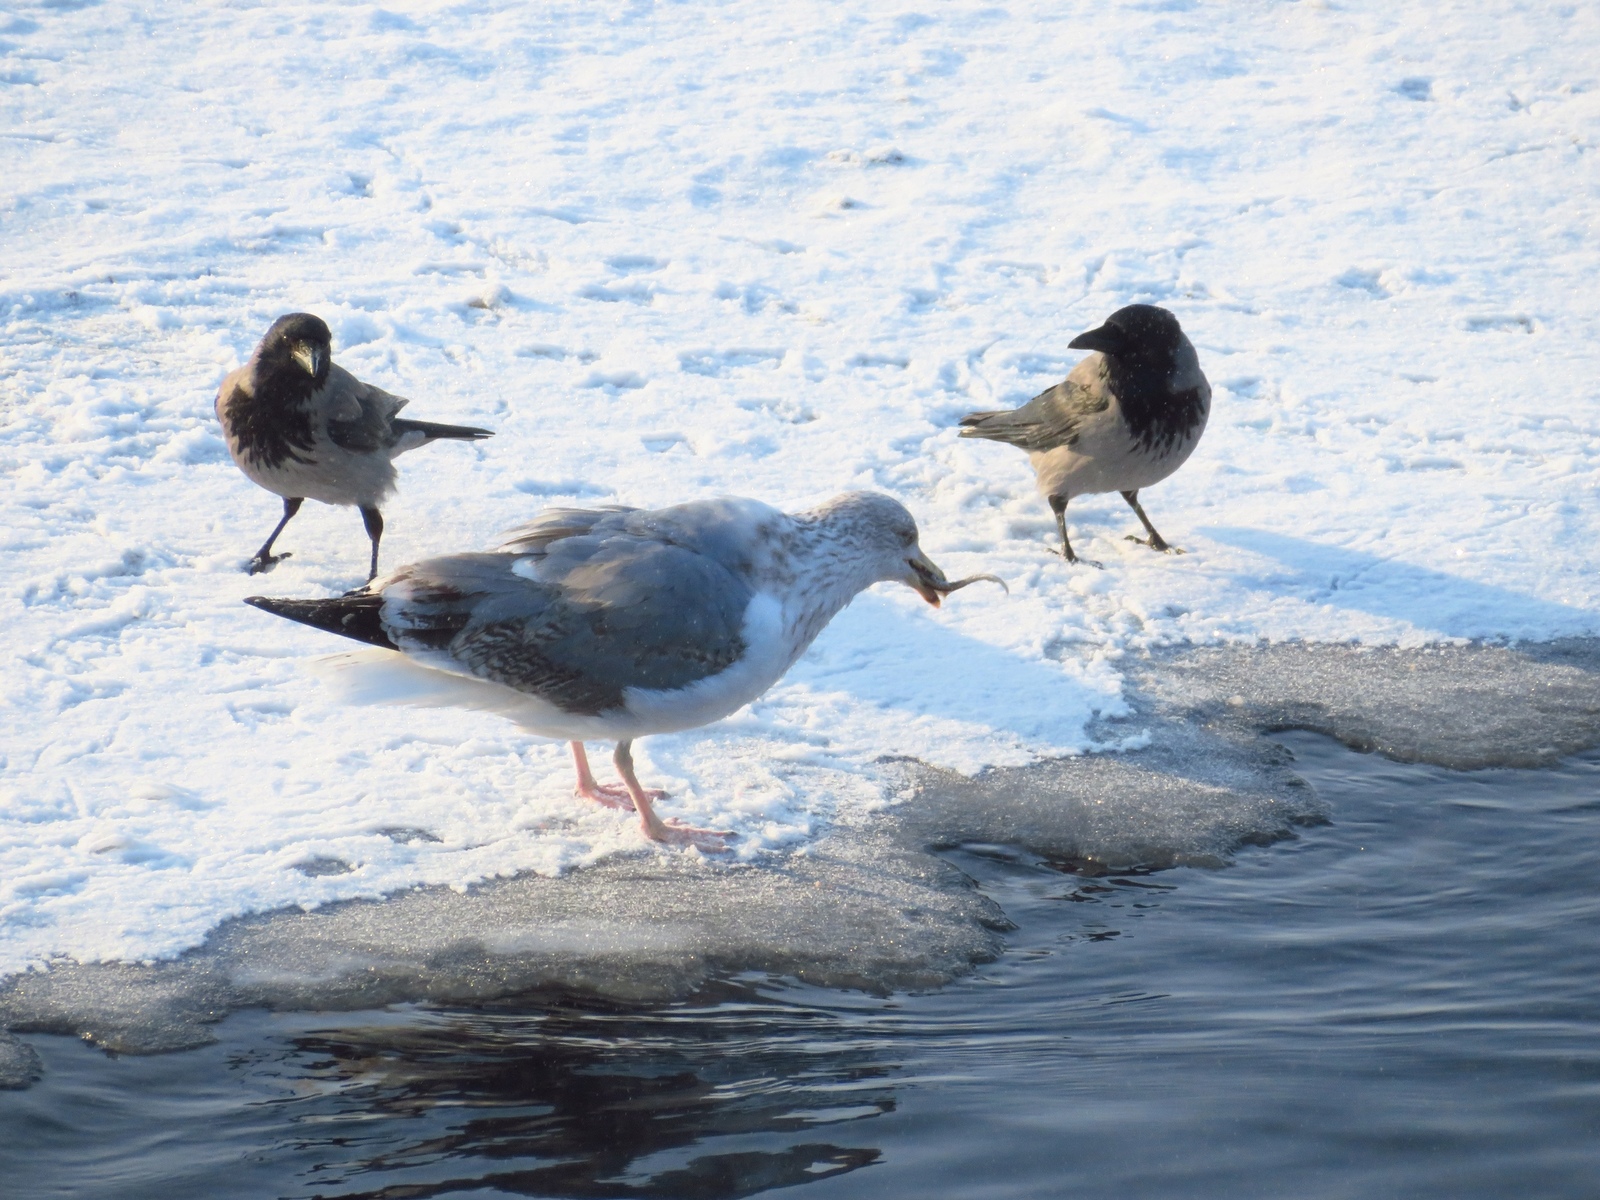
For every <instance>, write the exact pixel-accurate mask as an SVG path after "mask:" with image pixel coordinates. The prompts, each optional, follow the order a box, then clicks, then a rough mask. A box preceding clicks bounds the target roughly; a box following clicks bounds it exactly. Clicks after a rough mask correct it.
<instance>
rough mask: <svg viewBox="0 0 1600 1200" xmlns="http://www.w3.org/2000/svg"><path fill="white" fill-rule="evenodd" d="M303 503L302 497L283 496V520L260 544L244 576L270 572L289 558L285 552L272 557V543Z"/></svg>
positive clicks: (303, 498)
mask: <svg viewBox="0 0 1600 1200" xmlns="http://www.w3.org/2000/svg"><path fill="white" fill-rule="evenodd" d="M305 502H306V501H305V497H303V496H294V497H289V496H285V497H284V498H283V520H281V521H279V522H278V527H277V528H276V529H274V530H273V531H272V536H271V537H269V538H268V539H267V540H266V542H265V543H263V544H262V547H261V549H259V550H257V551H256V556H255V557H254V558H252V559H251V560H250V565H249V566H247V567H246V568H245V574H247V575H259V574H260V573H261V572H262V571H270V570H272V568H273V567H275V566H277V565H278V564H279V563H281V562H282V561H283V560H284V559H286V558H288V557H289V556H290V555H289V552H288V551H287V550H285V551H284V552H283V553H282V554H277V555H274V554H273V553H272V543H273V542H275V541H277V540H278V535H279V534H280V533H282V532H283V527H284V526H285V525H287V524H288V523H289V518H290V517H292V516H294V515H295V513H297V512H299V511H300V506H301V505H302V504H304V503H305Z"/></svg>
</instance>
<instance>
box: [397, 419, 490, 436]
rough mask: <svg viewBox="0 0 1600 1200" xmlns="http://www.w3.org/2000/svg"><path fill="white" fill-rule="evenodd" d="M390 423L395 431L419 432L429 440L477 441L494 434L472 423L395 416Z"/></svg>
mask: <svg viewBox="0 0 1600 1200" xmlns="http://www.w3.org/2000/svg"><path fill="white" fill-rule="evenodd" d="M390 425H391V426H392V427H393V429H394V431H395V432H396V433H420V434H422V435H423V436H424V437H426V438H428V439H429V440H432V439H433V438H461V439H463V440H464V441H468V442H477V441H482V440H483V439H484V438H486V437H493V436H494V430H492V429H479V428H477V427H476V426H474V425H436V424H434V423H433V422H432V421H408V420H406V419H405V418H404V417H396V418H395V419H394V420H393V421H391V422H390Z"/></svg>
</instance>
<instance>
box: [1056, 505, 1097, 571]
mask: <svg viewBox="0 0 1600 1200" xmlns="http://www.w3.org/2000/svg"><path fill="white" fill-rule="evenodd" d="M1050 511H1051V512H1053V513H1055V514H1056V528H1057V529H1059V530H1060V531H1061V557H1062V558H1064V559H1066V560H1067V561H1068V562H1069V563H1080V562H1081V563H1084V564H1086V565H1088V566H1091V567H1098V566H1099V565H1100V564H1099V563H1097V562H1095V561H1094V560H1093V559H1088V558H1079V557H1078V556H1077V555H1076V554H1074V553H1073V552H1072V543H1071V542H1069V541H1068V540H1067V497H1065V496H1051V497H1050Z"/></svg>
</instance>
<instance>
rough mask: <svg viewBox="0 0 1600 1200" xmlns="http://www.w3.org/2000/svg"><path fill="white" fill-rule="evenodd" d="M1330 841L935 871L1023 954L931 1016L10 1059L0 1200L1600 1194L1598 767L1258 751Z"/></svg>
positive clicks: (340, 1021)
mask: <svg viewBox="0 0 1600 1200" xmlns="http://www.w3.org/2000/svg"><path fill="white" fill-rule="evenodd" d="M1283 740H1284V741H1285V742H1286V743H1287V744H1289V745H1290V746H1291V747H1292V748H1293V749H1294V751H1295V753H1296V755H1297V756H1298V758H1299V769H1300V770H1301V772H1302V773H1303V774H1304V775H1305V776H1306V778H1308V779H1309V780H1310V781H1311V782H1312V784H1313V785H1314V786H1315V787H1316V788H1317V790H1318V792H1319V793H1320V795H1321V796H1322V797H1323V799H1324V800H1325V801H1326V803H1327V806H1328V810H1329V812H1330V814H1331V816H1332V823H1331V824H1330V825H1327V826H1322V827H1317V828H1312V829H1308V830H1305V831H1304V832H1303V833H1302V835H1301V837H1300V838H1299V839H1298V840H1296V841H1292V842H1286V843H1280V844H1278V845H1275V846H1271V847H1265V848H1260V849H1249V850H1246V851H1244V852H1242V853H1241V855H1240V857H1239V860H1238V863H1237V865H1236V866H1234V867H1233V868H1231V869H1229V870H1224V871H1200V870H1187V869H1179V870H1172V871H1165V872H1161V873H1158V874H1148V875H1127V876H1106V877H1100V878H1089V877H1085V876H1082V875H1076V874H1073V873H1072V872H1071V871H1070V870H1069V869H1067V867H1066V866H1065V865H1061V864H1056V865H1053V864H1051V863H1049V862H1045V861H1041V860H1040V859H1039V858H1038V857H1037V856H1036V855H1033V854H1030V853H1028V852H1026V851H1023V850H1018V849H1015V848H1009V847H968V848H965V849H963V850H960V851H955V852H952V858H953V859H954V861H956V862H957V863H959V864H960V865H961V866H962V867H963V868H964V869H965V870H967V871H968V872H969V873H970V874H971V875H972V876H973V877H974V878H975V879H976V880H977V881H978V882H979V884H980V885H981V886H982V887H983V888H984V889H985V890H986V891H987V892H988V893H989V894H990V895H992V896H993V897H994V898H995V899H996V900H998V901H999V902H1000V904H1001V905H1002V906H1003V907H1004V908H1005V909H1006V911H1007V913H1008V914H1010V916H1011V918H1012V919H1013V920H1014V921H1016V923H1017V925H1018V929H1017V930H1016V932H1015V933H1014V934H1013V935H1012V936H1011V939H1010V946H1011V948H1010V950H1009V952H1008V953H1007V954H1006V955H1005V957H1004V958H1002V959H1001V960H1000V961H999V962H996V963H993V964H990V965H987V966H985V967H983V968H982V969H980V970H979V971H978V972H977V973H976V974H975V975H973V976H972V977H970V978H968V979H966V980H963V981H961V982H959V983H957V984H956V985H954V986H952V987H949V988H947V989H945V990H944V991H942V992H940V993H937V994H934V995H926V996H909V997H908V996H898V997H894V998H892V999H887V1000H885V999H877V998H871V997H864V996H855V995H840V994H837V993H828V992H820V991H816V990H810V989H803V988H796V987H789V986H785V985H783V984H782V983H781V982H778V981H772V980H766V979H740V980H730V981H727V982H725V983H724V984H721V985H719V987H718V989H717V991H716V992H715V994H707V995H704V996H702V997H700V998H698V1000H697V1001H696V1002H695V1003H691V1004H683V1005H675V1006H671V1007H668V1008H664V1009H650V1010H643V1011H629V1010H626V1009H622V1008H616V1007H598V1006H594V1005H587V1006H583V1005H576V1004H558V1003H550V1002H547V1003H545V1004H544V1005H543V1006H537V1005H534V1004H532V1003H528V1002H524V1003H522V1004H520V1005H504V1006H500V1007H491V1008H484V1009H472V1010H449V1011H439V1010H429V1011H415V1010H413V1011H401V1012H383V1013H355V1014H348V1013H346V1014H292V1015H270V1014H261V1013H247V1014H242V1015H239V1016H236V1017H233V1018H231V1019H229V1020H228V1021H227V1022H225V1023H224V1024H223V1025H222V1026H221V1027H220V1034H221V1037H222V1041H221V1043H220V1044H219V1045H217V1046H214V1047H210V1048H207V1049H204V1050H200V1051H193V1052H188V1053H183V1054H175V1055H168V1056H164V1057H155V1058H123V1059H111V1058H108V1057H106V1056H105V1055H103V1054H101V1053H100V1052H98V1051H95V1050H92V1049H90V1048H87V1047H85V1046H83V1045H80V1044H78V1043H75V1042H71V1041H68V1040H66V1039H61V1038H47V1037H34V1038H31V1039H30V1042H31V1043H32V1045H34V1046H35V1048H36V1049H37V1050H38V1051H39V1053H40V1054H41V1056H42V1057H43V1058H44V1060H45V1063H46V1067H47V1070H48V1074H47V1075H46V1077H45V1079H44V1081H43V1082H42V1083H40V1084H39V1085H38V1086H36V1087H34V1088H33V1089H31V1090H29V1091H25V1092H19V1093H9V1094H0V1194H3V1195H4V1196H6V1197H15V1198H18V1200H21V1198H23V1197H27V1198H30V1200H31V1198H32V1197H45V1196H89V1197H116V1198H118V1200H123V1198H128V1200H133V1198H137V1197H154V1198H160V1200H180V1198H183V1197H208V1198H210V1197H229V1198H253V1197H278V1196H286V1197H312V1196H325V1197H392V1198H399V1197H467V1196H471V1197H485V1196H519V1197H520V1196H550V1197H629V1196H641V1197H683V1198H700V1197H735V1196H747V1195H754V1194H757V1193H760V1192H763V1191H766V1190H769V1189H775V1188H780V1187H791V1188H798V1187H804V1188H805V1189H806V1195H807V1197H810V1198H815V1200H823V1198H824V1197H841V1196H883V1195H891V1196H901V1195H904V1196H960V1197H1006V1196H1018V1197H1024V1196H1025V1197H1051V1196H1079V1195H1082V1196H1095V1197H1099V1196H1123V1197H1130V1196H1131V1197H1168V1196H1170V1197H1183V1198H1185V1200H1192V1198H1194V1197H1211V1196H1216V1197H1223V1196H1227V1197H1238V1196H1271V1197H1296V1198H1300V1200H1304V1198H1314V1197H1350V1198H1352V1200H1354V1198H1360V1200H1370V1198H1373V1197H1397V1196H1439V1197H1480V1196H1482V1197H1491V1196H1492V1197H1518V1198H1523V1197H1527V1198H1535V1197H1539V1198H1542V1197H1593V1196H1597V1195H1600V755H1592V756H1588V757H1585V758H1581V759H1578V760H1574V761H1571V762H1568V763H1567V764H1565V765H1563V766H1562V767H1560V768H1558V769H1555V770H1550V771H1540V772H1529V771H1485V772H1476V773H1472V774H1455V773H1451V772H1448V771H1443V770H1439V769H1435V768H1429V767H1410V766H1400V765H1396V764H1394V763H1390V762H1387V761H1385V760H1382V759H1378V758H1372V757H1364V756H1360V755H1356V754H1353V753H1351V752H1349V751H1347V750H1344V749H1341V748H1339V747H1338V746H1336V745H1334V744H1333V743H1330V742H1326V741H1323V740H1321V739H1317V738H1314V737H1310V736H1301V735H1287V736H1285V737H1284V739H1283Z"/></svg>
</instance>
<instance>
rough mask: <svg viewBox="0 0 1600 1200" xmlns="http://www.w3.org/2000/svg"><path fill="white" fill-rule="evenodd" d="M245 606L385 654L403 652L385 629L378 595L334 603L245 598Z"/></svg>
mask: <svg viewBox="0 0 1600 1200" xmlns="http://www.w3.org/2000/svg"><path fill="white" fill-rule="evenodd" d="M244 602H245V603H246V604H248V605H249V606H250V607H251V608H259V609H260V610H261V611H262V612H269V613H271V614H272V615H273V616H275V617H286V618H288V619H289V620H291V621H298V622H299V623H300V624H302V625H309V626H311V627H312V628H313V629H322V630H325V631H327V632H328V633H337V634H338V635H339V636H340V637H347V638H350V639H351V640H353V641H357V642H365V643H367V645H369V646H382V647H383V648H384V649H385V650H398V649H399V648H400V647H399V646H396V645H395V644H394V641H393V639H391V638H390V637H389V634H388V631H387V630H385V629H384V627H383V597H382V596H380V595H378V594H377V593H376V592H357V593H352V594H351V595H348V596H338V597H335V598H333V599H331V600H289V599H286V598H280V597H276V596H246V597H245V598H244Z"/></svg>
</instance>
